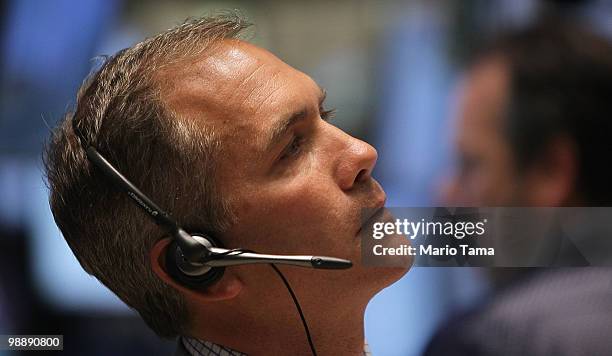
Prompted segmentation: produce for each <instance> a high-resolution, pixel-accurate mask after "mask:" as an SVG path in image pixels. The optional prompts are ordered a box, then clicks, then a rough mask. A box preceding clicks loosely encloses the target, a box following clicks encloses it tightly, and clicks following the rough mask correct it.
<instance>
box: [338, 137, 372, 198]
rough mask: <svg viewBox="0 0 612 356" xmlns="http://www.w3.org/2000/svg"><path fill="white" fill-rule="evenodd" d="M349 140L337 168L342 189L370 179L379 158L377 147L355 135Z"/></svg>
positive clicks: (347, 188)
mask: <svg viewBox="0 0 612 356" xmlns="http://www.w3.org/2000/svg"><path fill="white" fill-rule="evenodd" d="M349 137H350V136H349ZM349 140H350V141H349V143H348V144H347V145H346V147H345V149H344V150H342V151H341V153H340V156H339V161H338V165H337V168H336V177H337V180H338V185H339V186H340V189H342V190H351V189H353V187H355V186H356V185H358V184H359V183H360V182H365V181H367V180H368V179H370V177H371V176H372V169H374V166H375V165H376V160H377V159H378V153H377V152H376V149H375V148H374V147H372V146H370V145H369V144H368V143H366V142H364V141H361V140H358V139H356V138H354V137H350V138H349Z"/></svg>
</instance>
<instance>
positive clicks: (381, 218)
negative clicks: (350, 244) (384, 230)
mask: <svg viewBox="0 0 612 356" xmlns="http://www.w3.org/2000/svg"><path fill="white" fill-rule="evenodd" d="M388 221H393V215H392V214H391V212H390V211H389V209H387V208H385V207H382V208H380V209H378V210H377V211H376V213H374V214H373V215H372V216H370V218H368V220H366V221H365V222H363V223H362V224H361V226H360V227H359V230H357V234H356V236H359V235H360V234H361V233H362V232H363V229H364V228H368V229H369V228H371V227H372V225H373V224H374V223H376V222H388Z"/></svg>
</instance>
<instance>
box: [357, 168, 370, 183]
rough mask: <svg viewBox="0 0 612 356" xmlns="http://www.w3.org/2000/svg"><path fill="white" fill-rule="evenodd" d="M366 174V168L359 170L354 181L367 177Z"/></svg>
mask: <svg viewBox="0 0 612 356" xmlns="http://www.w3.org/2000/svg"><path fill="white" fill-rule="evenodd" d="M367 175H368V170H367V169H362V170H360V171H359V173H357V176H356V177H355V183H357V182H361V181H362V180H364V179H367Z"/></svg>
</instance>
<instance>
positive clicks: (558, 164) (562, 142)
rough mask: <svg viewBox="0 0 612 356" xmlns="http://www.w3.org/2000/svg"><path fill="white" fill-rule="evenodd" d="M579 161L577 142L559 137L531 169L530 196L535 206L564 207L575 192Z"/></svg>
mask: <svg viewBox="0 0 612 356" xmlns="http://www.w3.org/2000/svg"><path fill="white" fill-rule="evenodd" d="M577 170H578V162H577V152H576V147H575V145H574V143H573V141H572V140H571V139H569V138H567V137H559V138H556V139H553V141H552V142H551V143H550V144H549V145H548V147H547V148H546V149H545V152H544V154H542V157H541V158H540V159H538V160H537V161H536V162H535V163H534V164H533V166H532V167H531V168H530V169H529V170H528V172H529V173H528V174H527V197H526V198H527V199H528V201H529V203H530V204H531V205H533V206H548V207H554V206H564V205H567V204H568V203H571V201H572V199H573V198H574V194H575V184H576V178H577V173H578V172H577Z"/></svg>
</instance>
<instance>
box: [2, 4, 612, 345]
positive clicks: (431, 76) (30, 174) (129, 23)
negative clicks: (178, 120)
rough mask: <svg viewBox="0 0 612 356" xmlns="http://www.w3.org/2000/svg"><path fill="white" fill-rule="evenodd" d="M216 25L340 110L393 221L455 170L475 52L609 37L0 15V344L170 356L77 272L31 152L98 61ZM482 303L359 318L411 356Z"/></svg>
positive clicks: (391, 17)
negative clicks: (520, 37)
mask: <svg viewBox="0 0 612 356" xmlns="http://www.w3.org/2000/svg"><path fill="white" fill-rule="evenodd" d="M223 9H238V10H239V11H240V12H241V13H242V14H244V15H245V16H246V17H247V18H248V19H249V20H250V21H251V22H253V23H255V27H254V31H253V33H252V42H254V43H256V44H258V45H260V46H262V47H264V48H267V49H269V50H270V51H272V52H273V53H275V54H276V55H277V56H279V57H280V58H281V59H282V60H284V61H285V62H287V63H289V64H290V65H292V66H294V67H296V68H298V69H300V70H301V71H304V72H306V73H308V74H309V75H311V76H312V77H313V78H314V79H315V80H316V81H317V82H318V83H319V84H320V85H321V86H323V87H325V88H326V89H327V91H328V101H327V103H328V106H329V107H335V108H337V115H336V118H335V119H334V122H335V124H336V125H337V126H339V127H340V128H342V129H344V130H346V131H347V132H349V133H351V134H352V135H354V136H357V137H360V138H363V139H365V140H367V141H368V142H371V143H372V144H373V145H374V146H375V147H376V148H377V149H378V152H379V163H378V166H377V168H376V171H375V175H376V177H377V179H378V180H379V181H380V182H381V183H382V185H383V187H384V188H385V190H386V191H387V194H388V197H389V200H388V206H391V207H393V206H405V207H408V206H433V205H436V202H437V201H438V197H439V188H440V184H441V183H442V181H443V180H444V177H445V175H446V174H447V173H448V170H449V169H450V168H451V167H452V166H453V162H452V157H453V155H452V152H451V144H450V143H451V137H452V135H453V125H452V117H453V112H454V109H455V108H454V105H455V92H456V86H457V82H458V81H459V80H460V79H461V63H462V60H463V58H464V57H465V56H466V54H468V53H469V52H470V51H471V50H472V49H473V48H475V47H476V46H478V44H479V43H480V42H481V41H483V40H485V39H486V38H487V37H489V36H490V35H491V34H493V33H495V32H497V31H499V30H500V29H506V28H520V27H521V26H524V25H526V24H528V23H529V22H530V21H532V20H533V19H534V18H536V17H537V16H539V15H541V14H542V13H543V12H546V11H553V10H554V11H560V12H563V13H565V14H566V15H567V16H572V17H577V18H581V19H582V20H585V21H588V22H590V23H591V24H593V25H594V26H596V27H597V28H598V29H600V30H601V32H602V33H608V34H612V20H611V19H612V4H611V2H609V1H536V0H486V1H485V0H481V1H476V0H470V1H451V0H427V1H425V0H421V1H419V0H406V1H392V0H387V1H382V0H337V1H333V2H332V1H322V0H311V1H308V2H306V1H289V0H286V1H282V2H280V1H271V0H268V1H195V0H177V1H141V0H123V1H121V0H84V1H79V0H52V1H42V0H41V1H36V0H12V1H11V0H4V1H2V2H0V24H1V25H0V26H1V29H0V31H1V32H0V48H1V51H0V93H1V95H0V103H1V104H0V334H63V335H64V343H65V346H64V350H65V351H64V353H65V354H74V355H80V354H84V353H86V354H89V355H109V354H112V355H123V354H125V355H127V354H134V353H135V354H144V353H146V354H171V353H172V352H173V350H174V348H175V344H174V342H173V341H162V340H159V339H158V338H157V337H155V335H153V333H152V332H151V331H149V330H148V329H147V328H146V326H145V325H144V323H143V322H142V321H140V318H139V317H138V316H137V315H136V314H135V313H134V312H132V311H131V310H129V309H128V308H127V307H126V306H124V305H123V304H122V303H121V302H120V301H119V300H118V299H117V298H116V297H115V296H114V295H113V294H111V293H110V292H109V291H107V290H106V289H105V288H103V287H102V285H101V284H100V283H98V282H97V281H96V280H95V279H93V278H92V277H90V276H88V275H87V274H85V272H83V271H82V269H81V268H80V266H79V265H78V263H77V261H76V259H75V258H74V256H73V255H72V253H71V252H70V250H69V249H68V246H67V245H66V243H65V242H64V240H63V238H62V237H61V235H60V233H59V231H58V229H57V227H56V226H55V224H54V222H53V218H52V216H51V213H50V210H49V206H48V202H47V190H46V187H45V184H44V180H43V176H42V164H41V150H42V147H43V145H44V142H45V140H46V138H47V137H48V134H49V127H53V126H54V125H55V124H56V122H57V120H58V119H60V118H61V116H62V114H63V113H64V111H65V110H66V109H67V108H68V107H70V105H72V104H73V103H74V100H75V94H76V91H77V89H78V87H79V85H80V83H81V81H82V80H83V79H84V77H85V76H86V75H87V74H88V73H89V71H90V69H91V68H92V66H93V65H94V64H95V63H94V62H95V61H94V59H95V57H96V56H98V55H103V54H113V53H115V52H116V51H118V50H119V49H121V48H124V47H128V46H130V45H132V44H134V43H136V42H138V41H140V40H142V39H143V38H144V37H147V36H149V35H152V34H155V33H157V32H160V31H162V30H164V29H167V28H170V27H172V26H174V25H176V24H179V23H180V22H182V21H183V20H185V19H186V18H188V17H194V16H201V15H204V14H208V13H211V12H212V13H214V12H217V11H219V10H223ZM488 290H489V285H488V284H487V283H486V282H485V279H484V278H482V276H481V273H480V271H479V270H476V269H470V268H455V269H451V268H414V269H413V270H412V271H411V272H410V273H408V274H407V275H406V276H405V277H404V278H403V279H402V280H401V281H399V282H398V283H396V284H394V285H393V286H391V287H389V288H387V289H386V290H384V291H383V292H381V293H380V294H379V295H378V296H377V297H376V298H375V299H374V300H373V301H372V302H371V304H370V306H369V308H368V312H367V315H366V337H367V339H368V342H369V344H370V347H371V349H372V351H373V354H374V355H377V356H379V355H382V356H387V355H389V356H393V355H402V356H410V355H418V354H420V353H421V352H422V350H423V347H424V346H425V344H426V342H427V340H428V339H429V337H430V336H431V334H432V332H433V330H434V329H435V328H436V327H437V326H439V325H440V323H441V322H443V321H444V320H445V319H446V318H447V317H448V316H449V315H451V314H453V313H455V312H457V311H458V310H461V309H463V308H466V307H469V306H470V305H471V304H473V303H476V302H477V301H478V300H479V299H480V298H482V297H483V296H484V295H486V293H487V291H488ZM0 354H1V355H5V354H6V355H9V354H10V353H8V352H3V351H0Z"/></svg>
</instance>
